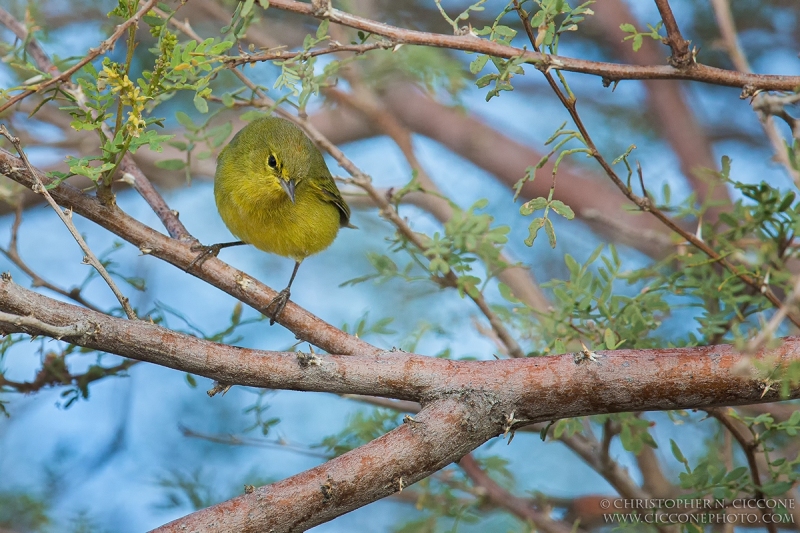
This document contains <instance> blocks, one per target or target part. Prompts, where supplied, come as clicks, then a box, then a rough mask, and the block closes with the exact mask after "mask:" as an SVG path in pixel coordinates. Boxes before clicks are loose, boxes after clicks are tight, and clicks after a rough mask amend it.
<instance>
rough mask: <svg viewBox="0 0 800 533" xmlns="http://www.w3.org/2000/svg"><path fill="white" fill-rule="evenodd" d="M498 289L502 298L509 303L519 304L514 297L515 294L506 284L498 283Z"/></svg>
mask: <svg viewBox="0 0 800 533" xmlns="http://www.w3.org/2000/svg"><path fill="white" fill-rule="evenodd" d="M497 289H498V290H499V291H500V296H502V297H503V298H504V299H506V300H507V301H509V302H511V303H514V304H517V303H519V299H517V298H516V297H515V296H514V293H513V292H511V289H510V288H509V286H508V285H506V284H505V283H498V284H497Z"/></svg>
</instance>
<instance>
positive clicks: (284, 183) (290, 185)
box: [279, 180, 295, 203]
mask: <svg viewBox="0 0 800 533" xmlns="http://www.w3.org/2000/svg"><path fill="white" fill-rule="evenodd" d="M279 181H280V182H281V187H283V192H285V193H286V195H287V196H289V200H291V201H292V203H294V187H295V182H294V180H279Z"/></svg>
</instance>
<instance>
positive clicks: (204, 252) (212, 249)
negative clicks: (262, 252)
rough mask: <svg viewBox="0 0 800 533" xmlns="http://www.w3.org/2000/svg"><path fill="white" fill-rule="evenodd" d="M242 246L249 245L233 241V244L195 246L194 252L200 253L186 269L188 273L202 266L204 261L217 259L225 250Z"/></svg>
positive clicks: (193, 247) (220, 243)
mask: <svg viewBox="0 0 800 533" xmlns="http://www.w3.org/2000/svg"><path fill="white" fill-rule="evenodd" d="M242 244H247V243H246V242H244V241H233V242H219V243H217V244H210V245H208V246H205V245H203V244H195V245H194V246H192V251H193V252H200V253H199V254H198V255H197V257H195V258H194V259H192V262H191V263H189V266H187V267H186V271H187V272H188V271H190V270H191V269H193V268H194V267H195V266H199V265H202V264H203V261H205V260H206V259H208V258H209V257H210V256H212V255H213V256H214V257H217V254H218V253H219V251H220V250H222V249H223V248H230V247H231V246H239V245H242Z"/></svg>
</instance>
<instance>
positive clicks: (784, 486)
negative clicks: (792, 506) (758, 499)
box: [761, 481, 794, 496]
mask: <svg viewBox="0 0 800 533" xmlns="http://www.w3.org/2000/svg"><path fill="white" fill-rule="evenodd" d="M793 485H794V484H793V483H792V482H791V481H778V482H776V483H767V484H765V485H762V486H761V491H762V492H763V493H764V496H780V495H782V494H786V493H787V492H788V491H789V490H791V488H792V486H793Z"/></svg>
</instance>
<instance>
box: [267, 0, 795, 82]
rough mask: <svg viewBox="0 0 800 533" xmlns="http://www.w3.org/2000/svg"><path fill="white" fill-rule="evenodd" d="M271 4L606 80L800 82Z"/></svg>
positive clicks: (392, 35) (278, 0)
mask: <svg viewBox="0 0 800 533" xmlns="http://www.w3.org/2000/svg"><path fill="white" fill-rule="evenodd" d="M269 7H270V8H276V9H281V10H285V11H292V12H295V13H302V14H304V15H309V16H313V17H316V18H319V19H327V20H330V21H332V22H336V23H337V24H343V25H345V26H349V27H351V28H355V29H357V30H362V31H365V32H369V33H372V34H374V35H380V36H383V37H386V38H389V39H392V40H393V41H396V42H397V43H398V44H401V43H402V44H415V45H422V46H432V47H437V48H449V49H451V50H462V51H465V52H476V53H479V54H487V55H490V56H494V57H502V58H505V59H517V58H519V59H521V60H523V61H524V62H525V63H529V64H533V65H536V66H537V68H542V69H545V68H552V69H558V70H565V71H570V72H581V73H584V74H593V75H596V76H602V77H603V78H604V79H606V80H610V81H612V82H613V81H619V80H646V79H681V80H693V81H700V82H705V83H712V84H715V85H724V86H729V87H740V88H744V87H752V88H753V89H760V90H783V91H792V90H794V89H795V88H796V87H797V86H800V76H774V75H761V74H744V73H740V72H735V71H730V70H724V69H720V68H714V67H709V66H707V65H702V64H699V63H694V64H693V66H692V68H686V69H677V68H674V67H672V66H670V65H653V66H639V65H621V64H618V63H604V62H601V61H588V60H584V59H574V58H571V57H563V56H554V55H548V54H543V53H539V52H530V51H527V50H523V49H521V48H515V47H513V46H505V45H502V44H498V43H495V42H492V41H488V40H486V39H480V38H477V37H474V36H472V35H464V36H460V35H442V34H438V33H428V32H422V31H415V30H408V29H405V28H399V27H397V26H391V25H389V24H384V23H382V22H376V21H374V20H370V19H366V18H363V17H358V16H356V15H351V14H350V13H347V12H344V11H340V10H338V9H330V10H328V11H327V12H325V13H321V14H320V13H315V12H314V9H313V7H312V6H311V4H307V3H304V2H296V1H294V0H272V1H270V3H269Z"/></svg>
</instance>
